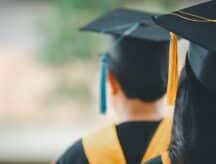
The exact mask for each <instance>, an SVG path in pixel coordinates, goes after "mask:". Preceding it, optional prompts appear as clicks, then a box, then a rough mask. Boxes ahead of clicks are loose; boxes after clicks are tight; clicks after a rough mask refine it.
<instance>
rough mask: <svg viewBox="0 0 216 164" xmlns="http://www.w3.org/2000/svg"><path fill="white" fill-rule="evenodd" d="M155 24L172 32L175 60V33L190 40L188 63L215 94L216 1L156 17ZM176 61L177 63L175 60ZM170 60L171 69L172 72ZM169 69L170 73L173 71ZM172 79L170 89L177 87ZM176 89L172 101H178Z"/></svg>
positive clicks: (171, 67)
mask: <svg viewBox="0 0 216 164" xmlns="http://www.w3.org/2000/svg"><path fill="white" fill-rule="evenodd" d="M154 20H155V22H156V23H157V24H158V25H160V26H162V27H164V28H166V29H167V30H169V31H171V32H172V33H171V47H173V49H171V52H172V53H171V56H170V57H171V58H172V59H174V60H176V59H177V53H176V48H177V45H176V41H175V34H177V35H179V36H181V37H183V38H185V39H187V40H189V41H190V48H189V50H188V55H187V58H188V61H189V64H190V66H191V68H192V71H193V72H194V74H195V76H196V78H197V79H198V80H199V81H200V82H201V83H202V84H203V85H204V86H205V87H207V88H209V89H213V90H215V91H216V76H215V71H216V55H214V54H216V1H209V2H206V3H201V4H198V5H194V6H192V7H188V8H185V9H182V10H179V11H174V12H172V13H169V14H166V15H162V16H156V17H154ZM176 61H177V60H176ZM176 61H173V60H171V62H172V63H170V66H169V67H170V69H172V70H175V69H173V67H175V66H173V63H176ZM170 69H169V70H170ZM174 72H175V71H170V72H169V73H170V76H169V77H170V78H169V79H175V78H176V77H177V75H176V74H175V73H174ZM176 84H177V83H176V81H175V80H174V81H172V80H170V86H171V87H173V86H174V88H175V87H176V86H177V85H176ZM175 97H176V88H175V89H174V90H173V91H172V94H170V100H171V102H174V101H175Z"/></svg>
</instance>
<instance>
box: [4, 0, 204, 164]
mask: <svg viewBox="0 0 216 164" xmlns="http://www.w3.org/2000/svg"><path fill="white" fill-rule="evenodd" d="M198 2H201V1H200V0H0V164H9V163H10V164H19V163H20V164H21V163H22V164H23V163H26V164H31V163H32V164H33V163H34V164H47V163H50V161H54V160H56V159H57V158H58V157H59V155H61V153H62V152H63V151H64V150H65V148H67V147H68V146H69V145H70V144H71V143H73V141H74V140H76V139H78V138H79V137H80V136H81V135H83V134H86V133H88V132H89V131H91V130H93V129H96V128H98V127H99V126H101V125H103V124H107V123H108V122H109V119H107V118H105V117H103V116H100V115H99V114H98V113H99V112H98V99H97V98H98V94H97V93H98V92H97V91H98V89H97V88H98V87H97V86H98V74H99V71H98V54H99V53H100V52H102V51H105V50H106V48H107V43H108V38H107V37H101V36H99V35H96V34H90V33H80V32H79V31H78V29H79V27H81V26H82V25H84V24H85V23H87V22H89V21H90V20H92V19H94V18H96V17H97V16H99V15H101V14H103V13H105V12H106V11H108V10H110V9H112V8H116V7H128V8H136V9H140V10H146V11H155V12H161V13H165V12H168V11H171V10H176V9H178V8H181V7H186V6H189V5H191V4H195V3H198ZM184 49H185V47H184V46H183V47H182V50H184Z"/></svg>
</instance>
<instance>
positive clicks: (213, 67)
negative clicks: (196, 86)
mask: <svg viewBox="0 0 216 164" xmlns="http://www.w3.org/2000/svg"><path fill="white" fill-rule="evenodd" d="M215 54H216V51H215V52H212V51H209V50H207V49H205V48H202V47H200V46H198V45H196V44H193V43H191V44H190V48H189V51H188V62H189V64H190V67H191V69H192V72H193V73H194V75H195V76H196V79H198V80H199V81H200V82H201V84H202V85H203V86H205V87H206V88H208V89H209V90H213V91H216V76H215V72H216V55H215Z"/></svg>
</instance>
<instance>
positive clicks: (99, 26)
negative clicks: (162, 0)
mask: <svg viewBox="0 0 216 164" xmlns="http://www.w3.org/2000/svg"><path fill="white" fill-rule="evenodd" d="M153 15H155V14H151V13H147V12H141V11H137V10H132V9H123V8H119V9H114V10H112V11H110V12H108V13H107V14H105V15H104V16H102V17H100V18H98V19H96V20H95V21H93V22H91V23H89V24H87V25H86V26H84V27H82V28H81V30H84V31H93V32H99V33H106V34H111V35H117V36H120V35H122V34H123V33H124V31H125V29H127V28H128V27H130V25H133V24H135V23H140V27H139V28H138V29H137V30H135V31H134V32H133V33H131V34H130V35H129V36H128V37H132V38H136V39H142V40H150V41H155V42H161V41H168V40H169V35H168V32H167V31H166V30H164V29H163V28H161V27H160V26H158V25H156V24H155V23H154V22H153V20H152V18H151V16H153Z"/></svg>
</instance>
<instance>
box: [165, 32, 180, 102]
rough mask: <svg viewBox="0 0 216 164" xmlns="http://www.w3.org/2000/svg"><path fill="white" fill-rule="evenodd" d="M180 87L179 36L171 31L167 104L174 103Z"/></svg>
mask: <svg viewBox="0 0 216 164" xmlns="http://www.w3.org/2000/svg"><path fill="white" fill-rule="evenodd" d="M177 88H178V48H177V37H176V35H175V34H174V33H172V32H171V33H170V50H169V75H168V85H167V104H168V105H174V104H175V100H176V94H177Z"/></svg>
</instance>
